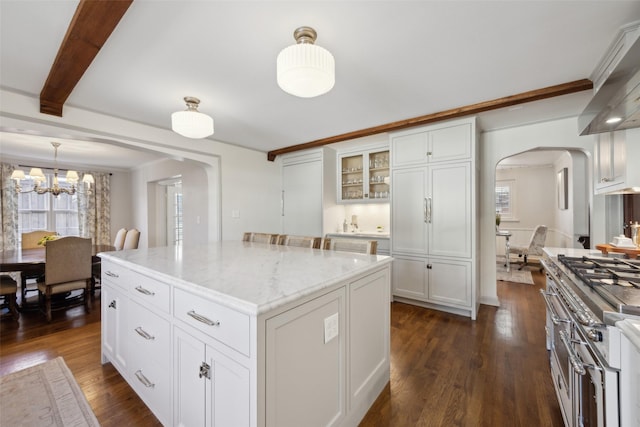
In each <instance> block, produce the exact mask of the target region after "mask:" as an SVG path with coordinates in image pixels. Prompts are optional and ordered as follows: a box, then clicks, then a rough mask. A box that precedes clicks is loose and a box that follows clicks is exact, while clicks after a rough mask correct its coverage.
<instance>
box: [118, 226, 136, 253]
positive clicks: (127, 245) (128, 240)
mask: <svg viewBox="0 0 640 427" xmlns="http://www.w3.org/2000/svg"><path fill="white" fill-rule="evenodd" d="M139 241H140V231H138V230H137V229H135V228H132V229H131V230H129V231H127V236H126V237H125V239H124V246H123V248H122V249H138V242H139Z"/></svg>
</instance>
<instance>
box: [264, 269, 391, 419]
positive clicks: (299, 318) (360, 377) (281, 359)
mask: <svg viewBox="0 0 640 427" xmlns="http://www.w3.org/2000/svg"><path fill="white" fill-rule="evenodd" d="M389 274H390V272H389V269H384V270H380V271H377V272H374V273H371V274H367V275H365V276H364V277H360V278H357V279H354V280H352V281H351V282H349V283H348V284H347V285H346V286H342V287H340V288H338V289H336V290H334V291H331V292H328V293H326V294H324V295H322V296H320V297H317V298H314V299H312V300H310V301H308V302H306V303H304V304H301V305H298V306H296V307H293V308H291V309H289V310H286V311H284V312H282V313H280V314H277V315H275V316H273V317H271V318H269V319H267V321H266V338H265V347H266V349H265V358H266V374H265V382H266V408H265V413H266V425H267V426H274V427H288V426H291V427H298V426H320V425H322V426H339V425H342V426H350V425H357V424H358V423H359V422H360V420H361V419H362V417H363V416H364V415H365V414H366V412H367V410H368V409H369V407H370V406H371V405H372V403H373V401H374V400H375V399H376V397H377V396H378V393H379V392H380V391H381V390H382V388H384V386H385V384H386V382H387V380H388V378H389V369H390V368H389V366H390V359H389V351H390V344H389V339H390V338H389V322H390V318H389V311H390V306H389V304H390V301H389Z"/></svg>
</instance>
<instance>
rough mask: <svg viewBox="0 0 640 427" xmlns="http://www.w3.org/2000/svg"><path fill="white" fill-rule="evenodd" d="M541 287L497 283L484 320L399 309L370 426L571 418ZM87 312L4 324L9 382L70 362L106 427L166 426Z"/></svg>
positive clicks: (2, 354)
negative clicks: (34, 369)
mask: <svg viewBox="0 0 640 427" xmlns="http://www.w3.org/2000/svg"><path fill="white" fill-rule="evenodd" d="M534 280H535V282H536V283H535V285H533V286H531V285H523V284H517V283H506V282H498V296H499V298H500V302H501V306H500V307H489V306H482V307H481V308H480V312H479V315H478V319H477V321H475V322H474V321H471V320H470V319H468V318H465V317H461V316H456V315H452V314H447V313H442V312H438V311H433V310H428V309H423V308H420V307H414V306H411V305H407V304H401V303H393V304H392V309H391V381H390V383H389V385H388V386H387V387H386V389H385V390H384V391H383V392H382V394H381V395H380V396H379V397H378V399H377V400H376V402H375V403H374V405H373V407H372V408H371V409H370V410H369V412H368V413H367V415H366V417H365V418H364V420H363V421H362V423H361V426H365V427H368V426H389V427H390V426H464V427H467V426H494V427H495V426H514V427H515V426H549V427H562V426H563V423H562V417H561V414H560V409H559V406H558V403H557V400H556V396H555V392H554V390H553V385H552V383H551V378H550V375H549V369H548V361H547V357H548V356H547V351H546V350H545V347H544V342H545V341H544V340H545V334H544V319H545V315H544V302H543V301H542V298H541V297H540V296H539V292H538V290H539V289H540V288H541V287H543V286H544V276H543V275H542V274H540V273H538V272H537V271H536V272H535V273H534ZM92 307H93V310H92V312H91V314H88V315H85V314H84V309H83V308H82V307H77V308H74V309H71V310H68V311H66V312H65V311H61V312H55V313H54V318H53V321H52V322H51V323H50V324H47V323H46V321H45V320H44V317H43V315H42V314H41V313H38V312H26V313H21V319H20V322H19V324H17V323H15V322H13V321H12V320H3V321H2V323H1V325H0V375H5V374H7V373H10V372H14V371H17V370H19V369H23V368H26V367H29V366H32V365H35V364H37V363H41V362H44V361H46V360H50V359H53V358H55V357H57V356H62V357H64V359H65V361H66V363H67V365H68V366H69V369H70V370H71V371H72V372H73V374H74V376H75V378H76V380H77V381H78V384H79V385H80V387H81V388H82V390H83V392H84V393H85V395H86V396H87V400H88V401H89V404H90V405H91V407H92V408H93V410H94V412H95V414H96V416H97V418H98V420H99V421H100V423H101V424H102V425H103V426H119V425H136V426H154V425H159V422H158V421H157V419H156V418H155V417H154V416H153V414H152V413H151V412H150V411H149V410H148V409H147V407H146V406H145V405H144V404H143V403H142V401H141V400H140V399H139V398H138V397H137V395H136V394H135V393H134V392H133V391H132V389H131V388H130V387H129V386H128V384H127V383H126V382H125V381H124V380H123V379H122V377H120V375H119V374H118V373H117V371H116V370H115V369H114V368H113V367H112V366H111V364H107V365H104V366H103V365H101V364H100V298H99V293H98V296H97V297H96V298H95V301H94V302H93V305H92Z"/></svg>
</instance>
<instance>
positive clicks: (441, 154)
mask: <svg viewBox="0 0 640 427" xmlns="http://www.w3.org/2000/svg"><path fill="white" fill-rule="evenodd" d="M471 140H472V126H471V124H470V123H464V124H457V125H452V126H445V127H441V128H439V129H433V130H430V131H429V145H428V148H429V149H428V150H427V155H428V159H429V162H430V163H432V162H446V161H452V160H466V159H470V158H471Z"/></svg>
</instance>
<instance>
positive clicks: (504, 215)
mask: <svg viewBox="0 0 640 427" xmlns="http://www.w3.org/2000/svg"><path fill="white" fill-rule="evenodd" d="M515 188H516V182H515V180H504V181H496V213H499V214H500V217H501V220H503V221H504V220H515V219H516V212H515V210H516V209H515V207H516V203H515V201H516V195H515Z"/></svg>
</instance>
